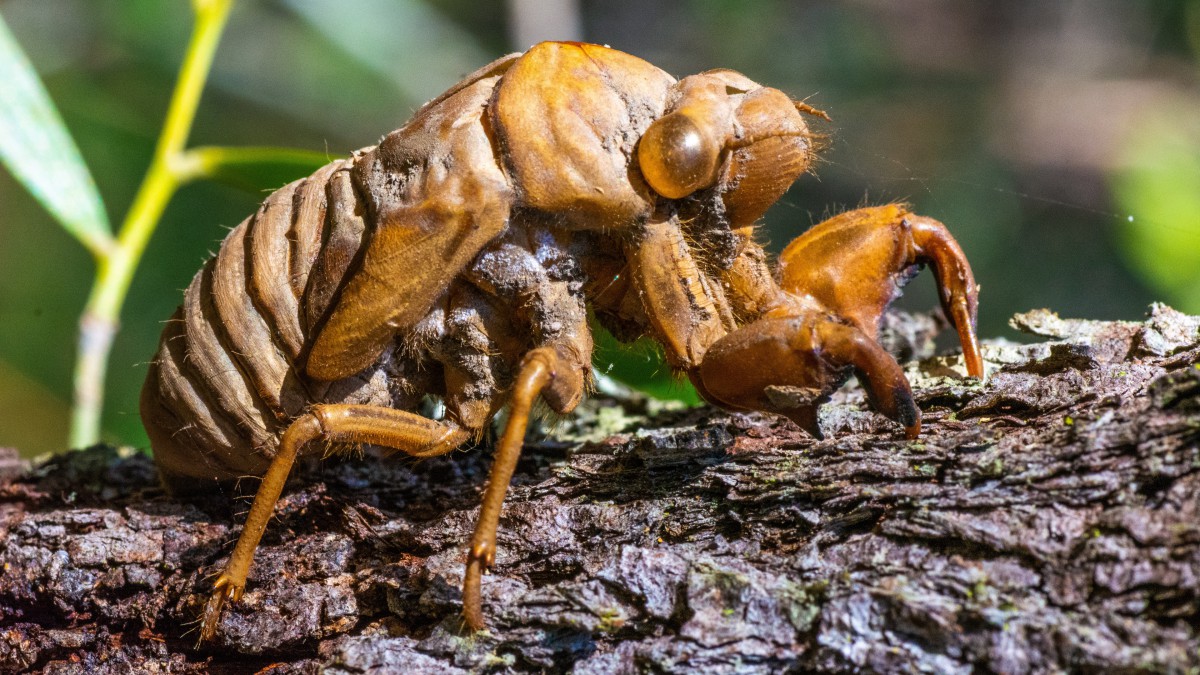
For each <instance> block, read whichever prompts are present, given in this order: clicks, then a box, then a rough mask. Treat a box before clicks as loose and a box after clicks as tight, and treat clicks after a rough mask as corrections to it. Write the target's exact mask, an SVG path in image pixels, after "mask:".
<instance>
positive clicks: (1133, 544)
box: [0, 306, 1200, 674]
mask: <svg viewBox="0 0 1200 675" xmlns="http://www.w3.org/2000/svg"><path fill="white" fill-rule="evenodd" d="M1014 324H1015V325H1017V326H1018V327H1020V328H1022V329H1024V330H1026V331H1027V332H1032V333H1036V334H1039V335H1042V336H1044V337H1049V338H1053V339H1052V340H1051V341H1048V342H1042V343H1037V344H1030V345H1016V344H1013V343H1003V342H991V343H989V344H988V345H987V347H986V351H985V355H986V356H987V358H988V360H989V363H990V366H992V367H993V370H992V372H991V374H990V377H989V379H988V381H987V382H986V384H979V383H976V382H971V381H965V380H962V379H960V378H959V377H958V376H957V375H955V371H954V370H953V369H952V368H951V367H950V366H952V365H953V363H952V361H953V359H947V358H933V359H926V360H924V361H922V362H921V365H920V367H917V366H915V365H914V366H912V367H911V368H910V376H911V377H912V379H913V382H914V385H915V389H916V390H917V395H918V397H919V400H920V403H921V406H922V408H923V409H924V411H925V419H926V427H925V431H924V433H923V434H922V436H921V438H920V440H919V441H917V442H907V441H905V440H903V435H902V434H901V433H900V432H899V429H898V428H897V427H894V426H893V425H892V424H891V423H890V422H888V421H886V420H884V419H882V418H881V417H879V416H877V415H875V414H873V413H870V412H867V411H866V410H865V409H864V407H863V405H862V399H861V393H860V392H858V391H857V390H854V389H848V390H847V391H846V392H844V393H842V394H839V395H838V396H837V397H836V398H835V400H834V401H833V402H832V403H831V404H830V405H829V406H827V407H826V409H825V410H824V412H823V414H822V424H823V427H824V430H825V433H826V437H825V439H824V440H815V439H813V438H811V437H809V436H807V435H806V434H804V433H803V432H801V431H799V430H798V429H796V428H795V427H793V426H792V425H791V424H790V423H787V422H784V421H781V420H779V419H776V418H774V417H769V416H762V415H753V414H752V415H731V414H726V413H722V412H718V411H714V410H712V409H699V410H687V411H680V410H659V409H656V406H655V405H654V404H652V403H649V402H646V401H644V400H638V399H636V398H632V399H620V400H618V399H610V398H597V399H594V400H593V402H592V403H591V404H589V405H588V406H587V407H585V409H584V411H583V412H582V413H581V414H580V415H578V416H576V417H573V418H572V419H569V420H565V421H563V422H561V423H560V425H559V428H558V429H557V430H556V431H555V432H554V433H552V434H551V435H549V436H548V437H546V438H545V439H544V440H541V441H537V442H531V443H530V446H529V448H528V450H527V452H526V454H525V456H524V459H523V461H522V464H521V467H520V469H519V471H518V476H517V478H516V480H515V481H514V485H513V488H512V490H511V492H510V496H509V499H508V501H507V503H506V507H505V513H504V516H503V518H502V520H501V530H500V550H499V556H498V559H497V568H496V571H495V573H493V574H492V575H491V576H489V577H486V578H485V581H484V602H485V611H486V613H487V616H488V617H489V620H490V622H491V626H490V630H489V631H488V632H486V633H483V634H479V635H473V636H472V635H468V634H466V633H463V632H462V631H461V630H460V627H459V620H458V616H457V612H458V609H459V602H460V595H459V590H458V588H459V584H460V581H461V576H462V565H463V562H462V561H463V557H464V556H463V546H464V542H465V541H466V540H467V538H468V536H469V534H470V531H471V528H472V525H473V523H474V517H475V512H476V510H477V508H478V500H479V493H480V490H481V487H482V485H483V482H484V479H485V477H486V474H487V468H488V464H489V457H488V454H487V453H486V452H485V451H470V452H463V453H455V454H454V455H453V456H450V457H445V458H439V459H434V460H429V461H423V462H413V461H404V460H400V461H396V460H391V461H383V462H381V461H376V460H371V459H367V460H358V461H346V462H340V463H327V464H325V465H323V466H321V467H319V468H317V469H315V470H314V471H311V472H308V473H306V474H305V475H303V476H301V477H299V478H297V479H295V480H294V481H293V482H292V484H291V485H290V486H289V489H288V491H287V492H286V493H285V494H286V496H285V498H284V500H283V501H282V502H281V505H280V508H279V509H278V519H277V521H276V522H274V523H273V524H272V526H271V528H270V529H269V531H268V535H267V538H266V540H265V541H264V545H263V546H262V547H261V548H260V549H259V552H258V557H257V559H256V562H255V566H254V569H253V571H252V573H251V577H250V585H249V587H248V590H247V594H246V596H245V598H244V599H243V601H242V602H240V603H235V604H234V605H233V606H232V607H231V608H229V609H227V610H226V613H225V617H224V619H223V621H222V623H221V628H220V634H219V637H218V642H217V643H216V644H213V645H210V646H206V647H205V648H203V649H201V650H199V651H197V650H195V649H193V645H192V643H193V641H194V632H192V631H193V629H194V625H192V623H191V622H192V621H193V619H194V617H195V616H196V615H197V613H198V610H199V607H200V604H201V603H202V601H203V599H204V597H205V593H206V591H207V590H208V589H209V584H210V582H211V575H212V574H213V573H214V572H215V571H216V570H217V569H218V566H219V563H221V562H222V560H223V558H224V556H226V555H228V553H229V551H230V549H231V547H232V542H233V540H234V537H235V535H236V533H237V523H238V514H239V513H241V512H242V511H244V509H245V508H246V502H245V500H244V499H243V500H234V499H232V496H231V495H215V496H214V497H213V498H212V499H210V500H208V501H205V502H201V503H181V502H177V501H173V500H171V499H168V498H167V497H166V496H165V495H164V494H163V492H162V491H161V490H160V489H159V488H158V487H157V484H156V482H155V475H154V470H153V466H152V464H151V463H150V461H149V460H148V459H147V458H146V457H144V456H143V455H140V454H136V453H121V452H117V451H116V450H113V449H111V448H106V447H98V448H93V449H91V450H87V451H84V452H77V453H71V454H68V455H64V456H60V457H56V458H54V459H51V460H49V461H48V462H45V463H41V464H38V465H37V466H35V467H33V468H32V469H28V468H22V467H21V466H20V465H19V463H18V462H16V460H15V456H13V455H11V454H10V455H9V456H8V458H7V460H3V461H0V472H2V473H4V474H5V476H6V478H4V479H3V481H0V538H2V539H3V541H4V549H3V552H2V553H0V557H2V559H3V575H2V576H0V671H4V672H9V671H15V670H21V669H30V670H44V671H47V672H88V673H91V672H130V671H133V672H167V671H170V672H193V671H200V672H255V671H264V672H273V673H296V672H316V671H318V670H321V669H322V668H324V669H325V672H332V673H376V672H396V671H398V670H400V669H403V671H404V672H429V673H442V672H461V671H496V672H510V671H521V672H523V671H568V670H572V669H573V670H574V672H577V673H595V674H600V673H613V674H615V673H633V672H644V671H651V672H738V673H741V672H747V673H749V672H778V671H789V670H791V671H802V672H805V671H810V670H814V671H847V670H860V671H861V670H869V671H911V670H923V671H931V672H939V673H942V672H966V671H970V670H974V669H978V670H981V671H995V672H1007V673H1019V672H1047V671H1058V670H1072V671H1074V670H1078V671H1105V672H1111V671H1149V672H1160V671H1166V672H1186V671H1192V672H1194V671H1195V669H1197V668H1200V637H1198V634H1197V633H1198V630H1200V519H1198V516H1200V318H1197V317H1188V316H1184V315H1181V314H1179V313H1177V312H1174V311H1173V310H1171V309H1169V308H1166V307H1163V306H1155V307H1154V308H1152V311H1151V315H1150V317H1149V319H1148V320H1147V321H1146V322H1145V323H1113V322H1093V321H1069V320H1061V319H1059V318H1058V317H1056V316H1054V315H1053V314H1050V313H1048V312H1031V313H1029V314H1025V315H1021V316H1018V317H1016V318H1015V319H1014ZM908 325H909V327H910V328H911V326H912V324H908ZM910 332H911V331H910ZM916 334H917V339H916V341H917V342H924V338H925V337H926V336H924V335H922V334H921V331H920V330H918V331H916Z"/></svg>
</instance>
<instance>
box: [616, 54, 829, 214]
mask: <svg viewBox="0 0 1200 675" xmlns="http://www.w3.org/2000/svg"><path fill="white" fill-rule="evenodd" d="M802 113H808V114H815V115H820V116H824V113H821V112H820V111H817V110H815V109H813V108H811V107H809V106H808V105H806V104H804V103H800V102H796V101H793V100H792V99H791V98H789V97H788V96H787V95H786V94H784V93H783V92H781V91H779V90H778V89H771V88H770V87H763V86H760V85H759V84H757V83H755V82H753V81H752V80H750V79H749V78H747V77H745V76H744V75H741V74H739V73H736V72H734V71H731V70H713V71H709V72H706V73H701V74H699V75H693V76H691V77H686V78H684V79H682V80H680V81H679V82H678V83H677V84H676V86H675V95H674V97H673V100H672V101H670V102H669V105H668V108H667V111H666V113H665V114H664V115H663V116H662V117H660V118H658V119H657V120H655V121H654V122H653V123H652V124H651V125H650V126H649V127H648V128H647V129H646V132H645V133H644V134H642V139H641V142H640V143H639V144H638V166H639V168H640V169H641V172H642V176H643V177H644V178H645V180H646V183H647V184H648V185H649V186H650V187H651V188H652V189H653V190H654V191H655V192H656V193H658V194H659V195H662V196H663V197H666V198H668V199H681V198H684V197H687V196H689V195H692V194H694V193H696V192H699V191H701V190H706V189H710V188H711V189H713V190H714V193H715V196H716V197H717V198H719V199H720V201H721V204H722V206H723V210H724V214H723V215H724V218H725V220H726V222H727V223H728V225H729V226H730V227H732V228H734V229H736V228H740V227H744V226H747V225H751V224H753V223H754V221H755V220H757V219H758V218H759V217H760V216H762V214H763V213H764V212H765V211H766V210H767V209H768V208H769V207H770V206H771V204H773V203H775V201H776V200H778V199H779V197H780V196H782V195H783V193H784V192H785V191H787V189H788V187H789V186H791V184H792V182H793V181H795V180H796V178H798V177H799V176H800V175H801V174H802V173H804V172H805V171H806V170H807V169H808V167H809V165H810V164H811V163H812V158H813V135H812V133H811V132H810V131H809V128H808V125H807V124H806V123H805V121H804V117H803V115H802Z"/></svg>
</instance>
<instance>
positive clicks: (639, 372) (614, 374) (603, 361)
mask: <svg viewBox="0 0 1200 675" xmlns="http://www.w3.org/2000/svg"><path fill="white" fill-rule="evenodd" d="M592 335H593V336H594V337H595V343H596V344H595V351H594V352H593V354H592V365H593V366H594V367H595V368H596V370H597V371H598V372H599V373H601V374H603V375H607V376H609V377H611V378H613V379H614V380H617V381H618V382H621V383H622V384H625V385H628V386H629V387H632V388H634V389H636V390H638V391H640V392H642V393H643V394H646V395H648V396H652V397H654V398H656V399H659V400H660V401H681V402H683V403H686V404H688V405H699V404H700V403H701V401H700V395H699V394H697V393H696V390H695V388H693V387H692V383H691V382H688V381H687V378H684V377H679V376H676V375H675V374H674V373H672V372H671V367H670V366H669V365H667V363H666V361H664V360H663V356H662V352H661V350H660V348H659V347H658V345H656V344H654V343H653V342H651V341H650V340H648V339H645V338H643V339H641V340H638V341H637V342H634V343H632V344H622V343H620V342H617V339H616V338H614V337H613V336H612V334H611V333H609V332H608V331H607V330H604V328H603V327H601V326H600V324H598V323H596V322H594V321H593V322H592Z"/></svg>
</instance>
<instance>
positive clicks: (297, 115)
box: [0, 0, 1200, 455]
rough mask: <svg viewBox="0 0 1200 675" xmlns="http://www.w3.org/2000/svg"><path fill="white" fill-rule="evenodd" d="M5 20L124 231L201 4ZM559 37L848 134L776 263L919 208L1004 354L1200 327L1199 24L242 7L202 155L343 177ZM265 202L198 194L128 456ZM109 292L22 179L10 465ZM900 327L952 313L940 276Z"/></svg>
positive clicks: (723, 6)
mask: <svg viewBox="0 0 1200 675" xmlns="http://www.w3.org/2000/svg"><path fill="white" fill-rule="evenodd" d="M0 15H2V16H3V18H4V20H5V21H6V22H7V23H8V25H9V27H10V28H11V30H12V32H13V33H14V34H15V36H16V38H17V40H18V41H19V42H20V44H21V45H22V47H23V48H24V49H25V50H26V52H27V53H28V54H29V56H30V58H31V60H32V61H33V63H34V65H35V66H36V68H37V70H38V72H39V73H40V75H41V77H42V78H43V81H44V82H45V84H46V86H47V89H48V90H49V92H50V95H51V97H52V98H53V99H54V101H55V103H56V104H57V106H58V107H59V110H60V111H61V113H62V115H63V117H64V119H65V121H66V124H67V126H68V127H69V129H70V131H71V133H72V134H73V135H74V137H75V140H76V142H77V143H78V144H79V146H80V149H81V151H82V153H83V157H84V159H85V160H86V161H87V163H88V164H89V166H90V167H91V169H92V172H93V174H94V176H95V178H96V181H97V183H98V185H99V188H100V191H101V193H102V195H103V197H104V199H105V203H106V206H107V209H108V211H109V216H110V217H111V219H112V220H113V221H114V222H119V221H120V218H121V216H122V214H124V212H125V210H126V209H127V208H128V203H129V201H130V199H131V197H132V195H133V193H134V191H135V190H136V188H137V185H138V183H139V182H140V180H141V178H142V175H143V173H144V171H145V168H146V163H147V162H148V160H149V157H150V155H151V151H152V148H153V143H154V139H155V138H156V136H157V134H158V131H159V128H160V125H161V123H162V118H163V113H164V111H165V110H166V106H167V100H168V97H169V95H170V91H171V88H172V86H173V84H174V78H175V74H176V70H177V68H178V65H179V61H180V58H181V56H182V54H183V52H184V47H185V42H186V40H187V37H188V34H189V32H190V29H191V12H190V9H189V5H188V3H187V2H185V1H184V0H0ZM545 38H560V39H583V40H588V41H593V42H600V43H605V44H609V45H611V46H613V47H616V48H618V49H622V50H625V51H628V52H631V53H633V54H636V55H638V56H641V57H643V58H645V59H647V60H649V61H651V62H652V63H654V64H656V65H658V66H660V67H662V68H664V69H666V70H667V71H669V72H671V73H673V74H675V75H677V76H682V75H686V74H690V73H694V72H697V71H701V70H705V69H709V68H716V67H728V68H733V69H736V70H739V71H741V72H743V73H745V74H747V75H749V76H750V77H751V78H753V79H755V80H757V81H759V82H761V83H764V84H769V85H772V86H775V87H778V88H780V89H783V90H784V91H787V92H789V93H790V94H792V95H794V96H796V97H798V98H807V100H808V101H809V103H811V104H813V105H815V106H816V107H819V108H822V109H825V110H827V111H828V112H829V113H830V114H831V116H832V117H833V120H834V122H833V123H832V124H830V125H826V127H825V128H824V129H823V131H824V132H825V133H826V134H827V135H828V141H829V147H828V149H827V151H826V152H825V154H824V159H823V161H822V163H821V164H820V165H819V166H818V167H817V169H816V172H815V175H813V176H807V177H805V178H803V179H802V180H801V181H799V182H798V183H797V185H796V186H795V187H794V188H793V189H792V190H791V192H789V193H788V194H787V195H786V196H785V198H784V199H783V200H782V202H781V203H780V204H779V205H777V206H776V207H775V208H774V209H773V210H772V211H771V212H770V213H769V214H768V217H767V223H766V226H767V233H768V234H767V236H768V238H769V239H770V240H771V241H772V242H773V246H774V248H775V249H776V250H777V249H778V248H780V247H782V245H783V244H785V243H786V242H787V241H788V240H789V239H790V238H792V237H794V236H795V235H796V234H798V233H799V232H801V231H802V230H803V229H804V228H806V227H807V226H809V225H810V224H812V223H813V222H816V221H818V220H820V219H821V218H823V217H825V216H827V215H829V214H831V213H834V212H837V211H839V210H843V209H846V208H852V207H855V206H860V205H864V204H875V203H882V202H886V201H890V200H897V199H902V200H908V201H910V202H912V203H913V204H915V206H916V207H917V209H918V210H919V211H920V212H922V213H924V214H927V215H930V216H933V217H936V218H939V219H941V220H943V221H945V222H946V223H947V224H948V225H949V226H950V228H951V230H952V231H953V232H954V233H955V235H956V236H957V237H958V239H959V241H960V242H961V243H962V245H963V248H964V249H965V250H966V251H967V254H968V256H969V257H970V259H971V262H972V264H973V266H974V269H975V273H976V277H977V279H978V280H979V282H980V284H981V286H982V289H983V292H982V302H981V314H980V331H981V334H982V335H983V336H986V337H991V336H997V335H1006V336H1009V337H1013V336H1012V332H1011V331H1010V330H1009V329H1008V328H1007V327H1006V321H1007V319H1008V317H1009V316H1010V315H1011V314H1012V313H1014V312H1017V311H1024V310H1027V309H1031V308H1034V307H1050V308H1052V309H1055V310H1057V311H1058V312H1060V313H1061V314H1063V315H1069V316H1077V317H1090V318H1101V319H1117V318H1120V319H1136V318H1138V317H1140V316H1141V315H1142V313H1143V311H1144V310H1145V308H1146V306H1147V305H1148V304H1149V303H1150V302H1151V301H1154V300H1161V301H1164V302H1167V303H1170V304H1173V305H1174V306H1176V307H1178V308H1179V309H1183V310H1187V311H1191V312H1200V84H1198V82H1200V67H1198V65H1197V63H1198V58H1200V57H1198V55H1200V0H1140V1H1139V0H1076V1H1071V2H1067V1H1061V2H1055V1H1051V2H1045V1H1035V0H1008V1H1007V2H1004V3H985V2H962V1H961V0H914V1H912V2H904V3H898V2H889V1H888V0H842V1H839V2H829V1H826V2H815V1H814V2H807V1H806V2H782V1H781V2H741V1H737V0H691V1H684V2H655V1H652V0H636V1H634V0H616V1H604V2H600V1H596V2H587V1H582V0H581V1H580V2H549V1H542V2H532V1H530V0H512V1H510V2H507V3H504V2H496V3H480V2H468V1H466V0H428V1H420V0H341V1H339V2H333V1H320V0H257V1H255V0H242V1H241V2H239V3H238V4H237V6H236V7H235V9H234V12H233V15H232V18H231V20H230V25H229V28H228V30H227V32H226V34H225V37H224V39H223V42H222V44H221V47H220V49H219V50H218V52H217V57H216V62H215V66H214V71H213V75H212V79H211V81H210V85H209V88H208V89H207V91H206V93H205V96H204V99H203V101H202V103H201V106H200V110H199V114H198V117H197V122H196V128H195V132H194V133H193V136H192V142H191V144H192V145H200V144H220V145H235V146H236V145H280V146H293V147H300V148H308V149H313V150H318V151H323V152H327V153H328V154H329V156H330V157H336V156H341V155H344V154H346V153H347V152H349V151H350V150H353V149H355V148H358V147H362V146H364V145H369V144H372V143H373V142H374V141H375V140H376V139H378V138H379V137H380V136H381V135H382V134H384V133H386V132H387V131H389V130H391V129H393V128H396V127H398V126H400V125H401V124H403V122H404V121H405V120H406V119H407V118H408V117H409V115H410V114H411V113H412V112H413V111H414V110H415V109H416V107H417V106H418V105H420V103H421V102H423V101H425V100H427V99H429V98H431V97H433V96H435V95H436V94H438V93H439V92H441V91H442V90H444V89H446V88H447V87H449V86H450V85H451V84H453V83H454V82H456V81H457V80H458V79H459V78H460V77H461V76H462V75H464V74H465V73H467V72H470V71H471V70H474V69H475V68H476V67H478V66H480V65H482V64H484V63H486V62H488V61H489V60H491V59H493V58H495V57H497V56H499V55H501V54H504V53H507V52H510V51H515V50H519V49H522V48H524V47H526V46H528V44H530V43H531V42H533V41H535V40H538V39H545ZM0 86H4V83H0ZM0 133H4V130H3V129H0ZM262 196H263V195H256V194H252V193H247V192H241V191H238V190H236V189H233V188H228V187H223V186H220V185H216V184H212V183H198V184H193V185H190V186H187V187H185V188H183V190H182V191H181V192H180V193H179V194H178V195H177V196H176V198H175V200H174V201H173V202H172V203H171V205H170V207H169V209H168V210H167V212H166V215H165V217H164V220H163V222H162V224H161V225H160V227H159V230H158V231H157V233H156V234H155V235H154V238H153V240H152V241H151V243H150V246H149V249H148V250H147V253H146V259H145V261H144V263H143V264H142V266H141V268H140V269H139V271H138V274H137V277H136V278H135V280H134V286H133V290H132V291H131V294H130V297H129V300H128V303H127V305H126V308H125V311H124V314H123V325H122V330H121V332H120V334H119V335H118V336H117V340H116V343H115V346H114V349H113V354H112V360H111V363H110V366H109V381H108V388H107V397H108V398H107V404H106V407H105V416H104V434H105V437H106V438H107V439H108V440H112V441H117V442H122V443H129V444H133V445H138V446H143V447H144V446H145V445H146V440H145V436H144V434H143V432H142V431H141V427H140V423H139V421H138V415H137V394H138V390H139V388H140V386H141V381H142V378H143V376H144V373H145V364H146V361H147V359H148V358H149V357H150V356H151V354H152V353H153V351H154V349H155V344H156V342H157V338H158V334H159V331H160V329H161V321H162V320H163V319H165V318H166V317H167V316H169V315H170V314H171V312H172V311H173V309H174V308H175V306H176V305H177V304H178V303H179V301H180V298H181V291H182V289H183V288H184V287H185V286H186V285H187V283H188V281H189V280H190V278H191V276H192V274H193V273H194V272H195V270H196V269H197V268H198V267H199V265H200V263H201V262H202V261H203V260H204V259H205V258H206V257H207V256H208V255H209V254H210V252H211V251H213V250H214V249H215V246H216V244H217V242H218V241H219V240H220V239H221V237H222V236H223V235H224V233H225V232H226V231H227V229H228V228H230V227H232V226H233V225H236V224H237V223H238V222H239V221H240V220H241V219H242V218H243V217H245V216H246V215H247V214H249V213H251V212H252V211H253V210H254V208H255V206H256V204H257V202H258V201H259V200H260V199H261V197H262ZM92 275H93V265H92V261H91V258H90V257H89V256H88V254H87V253H86V252H85V251H84V249H83V248H82V247H81V246H80V245H79V244H78V243H77V242H76V241H75V240H73V239H72V238H70V237H69V236H68V235H67V234H66V233H65V232H64V231H63V230H62V229H61V228H60V227H59V226H58V225H57V224H56V223H55V222H54V221H53V220H52V219H51V218H50V217H49V216H48V215H47V214H46V213H45V212H44V211H43V210H42V208H41V206H39V205H38V203H37V202H35V201H34V200H33V199H32V198H31V197H30V196H29V195H28V194H27V193H26V192H25V191H24V190H23V189H22V188H21V187H20V186H19V185H17V184H16V182H15V181H14V180H13V179H12V177H11V176H10V175H9V174H8V173H7V172H4V171H2V170H0V445H11V446H16V447H18V448H20V449H21V450H22V451H23V452H24V453H25V454H27V455H31V454H36V453H40V452H49V451H61V450H62V449H63V448H64V447H65V442H66V441H65V439H66V433H67V409H68V401H69V396H70V377H71V368H72V359H73V356H74V341H75V338H76V322H77V320H78V316H79V312H80V310H81V308H82V306H83V303H84V300H85V299H86V296H87V292H88V288H89V285H90V283H91V280H92ZM903 302H904V305H905V306H906V307H909V308H919V309H924V308H928V307H930V306H932V305H934V304H936V302H935V300H934V297H933V293H932V284H931V283H930V282H929V281H928V275H925V277H923V278H922V280H921V281H919V282H917V283H915V284H914V286H913V287H912V288H911V290H910V292H909V293H908V295H907V296H906V298H905V300H904V301H903ZM607 358H608V357H602V359H607ZM647 363H648V362H647ZM598 366H599V367H600V369H601V370H602V371H603V370H606V369H607V364H606V363H605V362H603V360H602V361H601V362H600V363H598Z"/></svg>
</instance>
